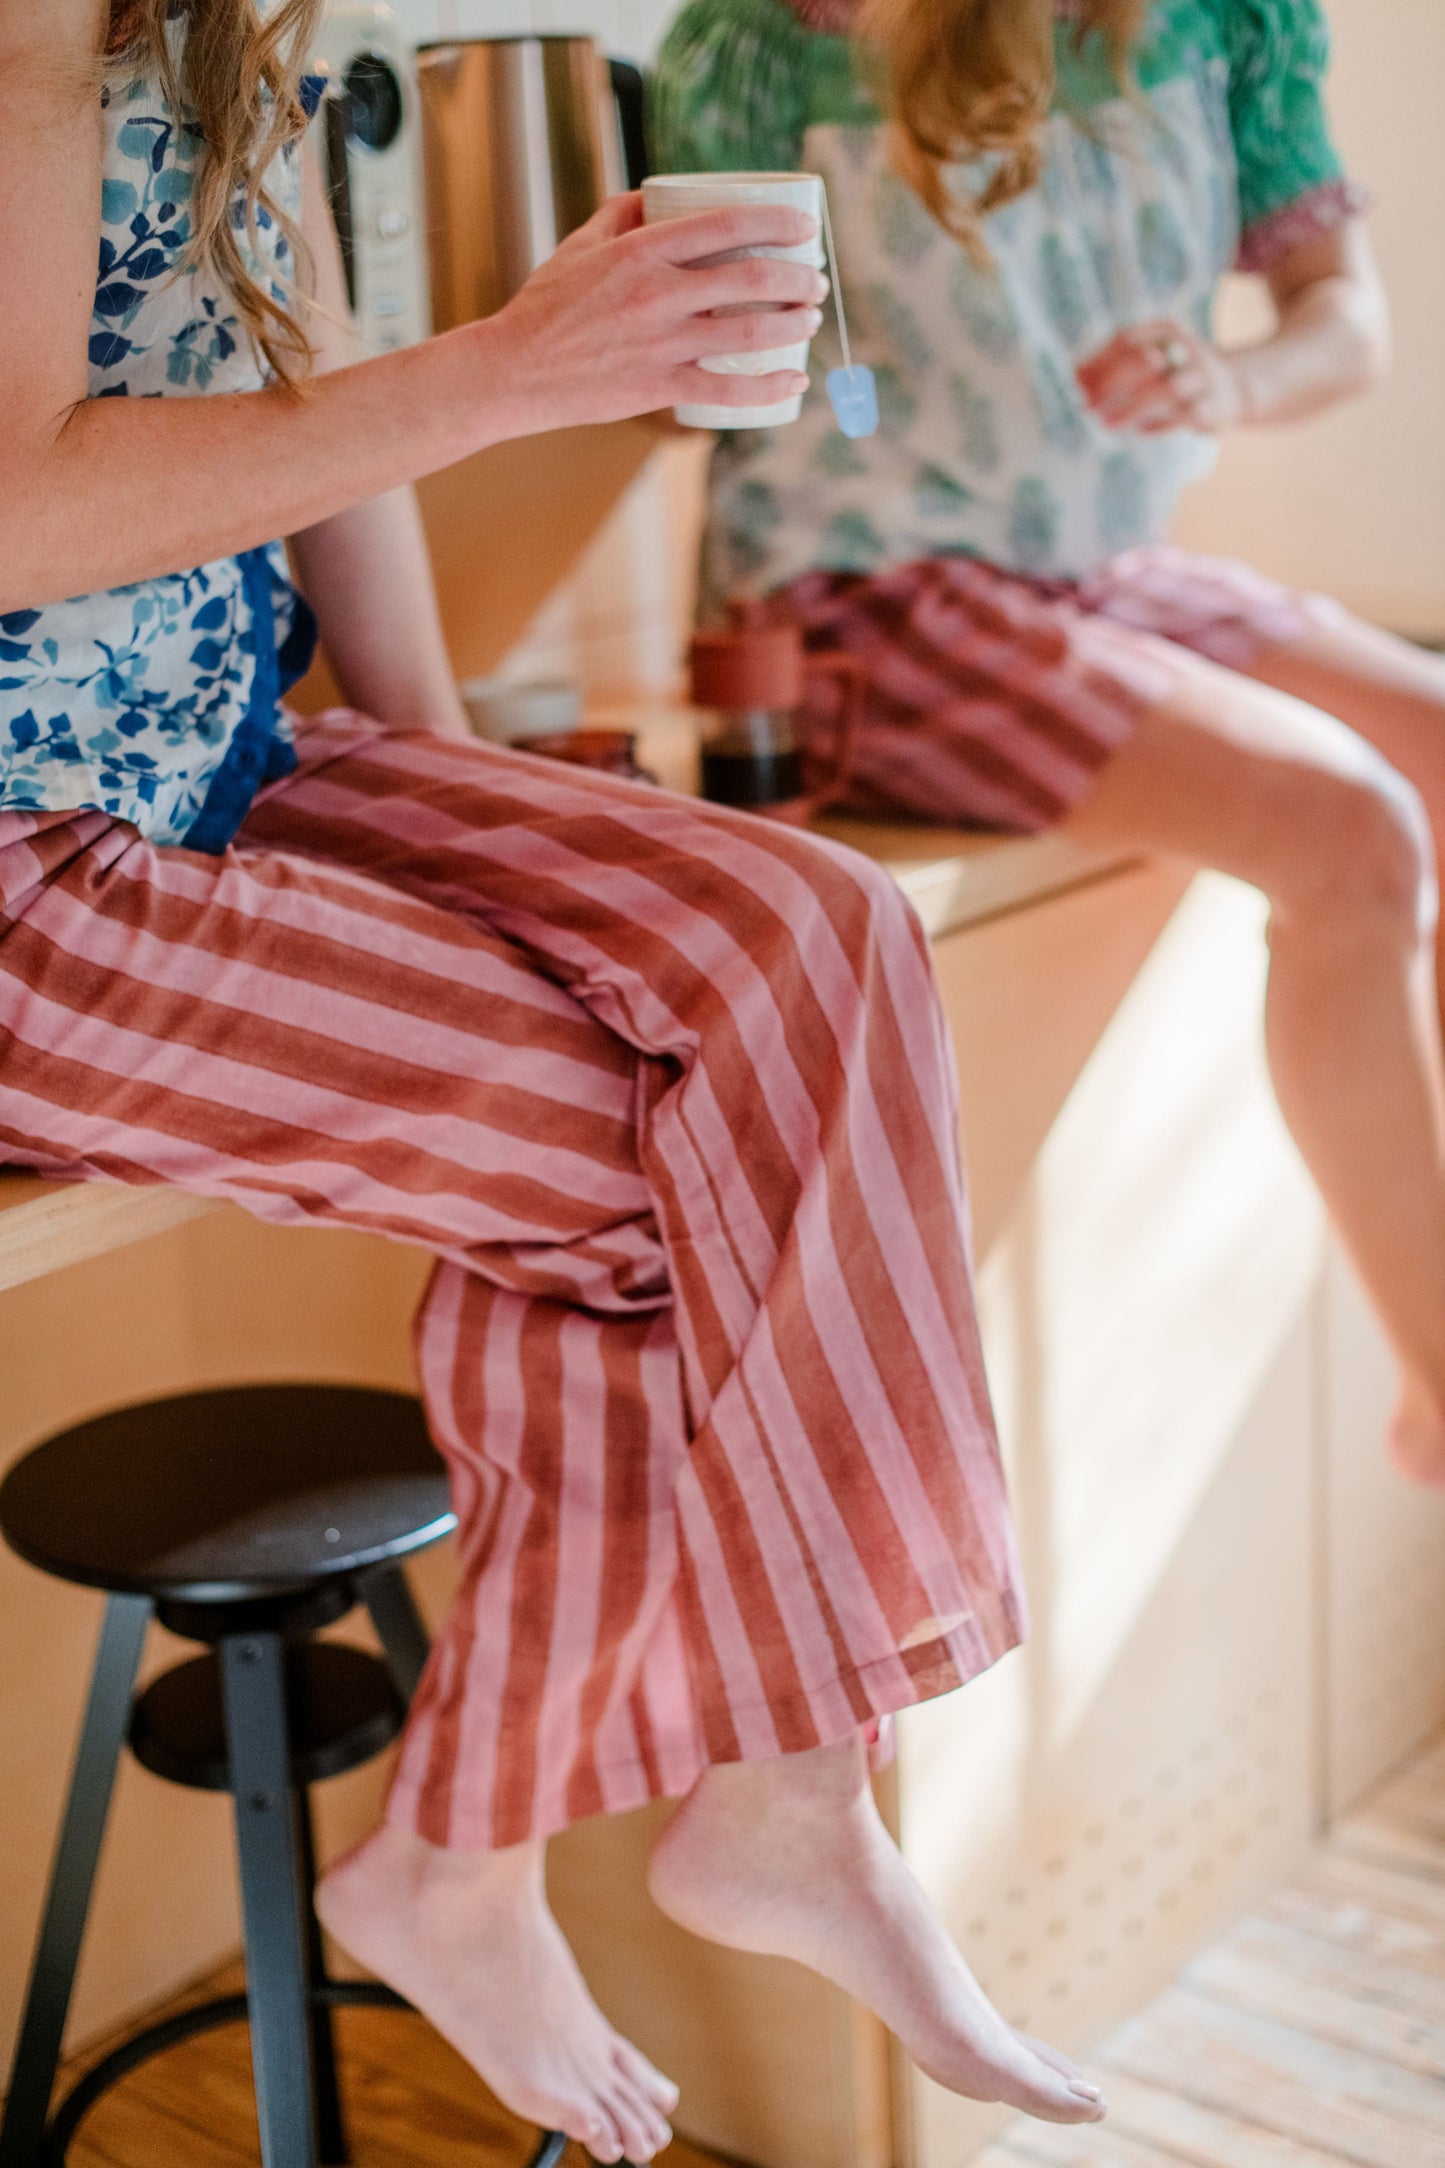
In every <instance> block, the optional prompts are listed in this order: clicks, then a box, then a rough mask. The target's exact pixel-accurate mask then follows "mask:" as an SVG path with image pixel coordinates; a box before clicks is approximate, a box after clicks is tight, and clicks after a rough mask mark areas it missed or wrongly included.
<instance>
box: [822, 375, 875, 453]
mask: <svg viewBox="0 0 1445 2168" xmlns="http://www.w3.org/2000/svg"><path fill="white" fill-rule="evenodd" d="M828 397H829V399H830V400H831V401H832V404H833V413H834V416H835V418H836V420H837V423H838V427H839V428H840V429H841V430H842V432H843V434H844V436H845V437H871V436H873V435H874V434H875V432H876V430H877V428H878V386H877V385H876V384H875V383H874V381H873V371H872V370H871V369H870V368H868V367H867V366H866V364H865V363H863V362H861V361H855V362H854V363H853V364H852V366H851V368H847V369H830V370H829V371H828Z"/></svg>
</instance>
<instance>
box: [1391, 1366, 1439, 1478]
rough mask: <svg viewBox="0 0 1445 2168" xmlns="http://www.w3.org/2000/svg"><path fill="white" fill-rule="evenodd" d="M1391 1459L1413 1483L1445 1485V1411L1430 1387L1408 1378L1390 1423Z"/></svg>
mask: <svg viewBox="0 0 1445 2168" xmlns="http://www.w3.org/2000/svg"><path fill="white" fill-rule="evenodd" d="M1390 1458H1391V1459H1392V1460H1393V1461H1394V1463H1395V1466H1396V1467H1397V1468H1398V1469H1399V1471H1400V1473H1401V1475H1403V1476H1405V1477H1406V1478H1407V1479H1408V1480H1409V1481H1410V1482H1411V1483H1419V1484H1422V1485H1424V1486H1426V1487H1427V1488H1430V1489H1434V1490H1440V1489H1442V1488H1445V1413H1442V1411H1441V1407H1440V1403H1439V1401H1438V1400H1437V1399H1436V1397H1435V1395H1434V1394H1433V1393H1431V1392H1430V1391H1429V1390H1428V1389H1427V1387H1425V1386H1423V1385H1417V1384H1415V1383H1414V1382H1413V1380H1407V1381H1406V1383H1405V1385H1404V1387H1403V1389H1402V1391H1401V1394H1400V1399H1399V1403H1398V1405H1397V1407H1396V1409H1395V1413H1394V1416H1393V1418H1392V1420H1391V1423H1390Z"/></svg>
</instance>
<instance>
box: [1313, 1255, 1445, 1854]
mask: <svg viewBox="0 0 1445 2168" xmlns="http://www.w3.org/2000/svg"><path fill="white" fill-rule="evenodd" d="M1320 1315H1321V1324H1322V1340H1323V1355H1324V1361H1323V1376H1324V1381H1325V1387H1326V1392H1325V1422H1324V1425H1323V1437H1324V1447H1325V1453H1326V1460H1325V1467H1324V1480H1325V1486H1326V1496H1327V1500H1328V1515H1327V1522H1326V1529H1325V1545H1326V1553H1325V1559H1324V1570H1325V1584H1326V1591H1327V1621H1326V1650H1327V1659H1328V1694H1327V1702H1326V1711H1327V1733H1328V1736H1327V1761H1328V1777H1329V1784H1328V1789H1329V1803H1330V1806H1331V1809H1332V1810H1333V1811H1335V1812H1338V1811H1339V1810H1340V1809H1341V1808H1343V1807H1346V1806H1348V1805H1349V1804H1350V1803H1351V1801H1353V1800H1354V1799H1356V1798H1358V1797H1359V1795H1360V1793H1361V1792H1363V1791H1366V1790H1367V1789H1368V1788H1369V1786H1370V1785H1371V1784H1373V1783H1374V1782H1375V1781H1376V1780H1377V1779H1378V1778H1379V1777H1380V1776H1382V1775H1383V1774H1384V1773H1385V1771H1386V1770H1388V1769H1391V1768H1393V1766H1394V1765H1395V1763H1396V1762H1398V1761H1399V1760H1401V1759H1402V1757H1403V1756H1404V1755H1406V1754H1408V1753H1409V1752H1410V1751H1411V1749H1412V1748H1414V1747H1416V1746H1418V1745H1419V1744H1420V1742H1421V1741H1422V1740H1423V1739H1425V1738H1427V1737H1428V1736H1429V1735H1430V1733H1432V1732H1433V1731H1436V1730H1437V1729H1438V1728H1439V1726H1440V1725H1441V1724H1442V1723H1445V1497H1442V1496H1440V1495H1438V1494H1431V1493H1430V1492H1427V1491H1422V1490H1419V1489H1417V1488H1415V1487H1414V1486H1412V1485H1410V1484H1407V1483H1405V1482H1404V1481H1402V1479H1401V1478H1400V1477H1399V1476H1398V1475H1396V1474H1395V1472H1394V1470H1393V1469H1392V1468H1391V1467H1390V1465H1389V1461H1388V1458H1387V1455H1386V1451H1385V1426H1386V1423H1387V1421H1388V1419H1389V1414H1390V1409H1391V1405H1392V1403H1393V1400H1394V1394H1395V1376H1394V1368H1393V1365H1392V1363H1391V1360H1390V1357H1389V1355H1388V1353H1387V1351H1386V1349H1385V1345H1384V1342H1383V1339H1382V1338H1381V1335H1380V1331H1379V1328H1378V1327H1377V1325H1376V1324H1375V1321H1374V1319H1373V1317H1372V1316H1371V1314H1370V1312H1369V1310H1368V1309H1367V1308H1366V1305H1365V1301H1364V1298H1363V1296H1362V1295H1361V1294H1360V1292H1359V1289H1358V1287H1357V1286H1356V1284H1355V1281H1354V1278H1353V1276H1352V1274H1351V1273H1350V1270H1349V1268H1348V1266H1347V1265H1345V1263H1344V1262H1343V1260H1342V1259H1341V1258H1340V1257H1339V1256H1338V1255H1337V1254H1336V1255H1334V1256H1332V1257H1331V1259H1330V1262H1329V1266H1328V1269H1327V1272H1326V1275H1325V1280H1324V1286H1323V1290H1322V1295H1321V1302H1320Z"/></svg>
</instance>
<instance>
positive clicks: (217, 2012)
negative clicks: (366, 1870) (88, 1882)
mask: <svg viewBox="0 0 1445 2168" xmlns="http://www.w3.org/2000/svg"><path fill="white" fill-rule="evenodd" d="M311 2000H312V2001H313V2002H316V2003H322V2004H325V2005H327V2006H328V2007H329V2008H331V2009H333V2010H335V2009H346V2008H353V2009H354V2008H357V2007H360V2008H362V2009H367V2010H409V2009H410V2008H411V2004H410V2003H409V2002H407V2001H406V2000H405V1999H404V1998H403V1997H402V1996H400V1995H398V1994H396V1993H395V1991H394V1990H393V1989H391V1988H389V1987H383V1986H382V1984H381V1982H380V1981H379V1980H319V1981H318V1982H317V1983H316V1985H315V1986H314V1987H313V1988H312V1990H311ZM247 2014H248V2013H247V2008H246V1998H245V1996H244V1995H215V1996H213V1997H212V1998H211V1999H210V2001H209V2002H198V2003H194V2004H193V2005H192V2006H191V2008H190V2009H189V2010H178V2011H177V2012H176V2014H175V2016H174V2017H164V2018H160V2019H158V2020H157V2022H156V2023H155V2024H154V2025H146V2026H143V2027H142V2029H141V2030H140V2031H139V2032H138V2033H135V2034H133V2035H132V2037H131V2038H130V2039H129V2040H123V2041H122V2042H121V2044H120V2046H119V2047H118V2048H112V2049H111V2051H110V2053H109V2055H103V2056H102V2057H101V2059H100V2061H99V2062H98V2063H96V2064H95V2066H94V2068H93V2069H90V2070H87V2071H86V2073H85V2076H84V2077H83V2078H80V2079H78V2080H77V2081H76V2083H75V2084H74V2085H73V2086H72V2087H71V2089H70V2091H69V2092H68V2093H67V2094H66V2096H65V2098H64V2099H63V2100H62V2101H61V2103H60V2106H59V2107H58V2108H57V2109H56V2111H55V2113H54V2115H53V2116H52V2117H51V2118H50V2121H49V2123H48V2124H47V2125H46V2129H45V2137H44V2140H43V2141H42V2147H41V2155H40V2160H41V2164H42V2168H64V2163H65V2157H66V2154H67V2153H68V2152H69V2150H70V2146H71V2141H72V2140H73V2139H74V2137H75V2134H76V2132H77V2130H79V2128H80V2125H81V2123H82V2121H83V2120H84V2118H85V2117H86V2116H87V2115H89V2113H90V2111H91V2109H92V2108H93V2107H94V2106H95V2104H96V2102H97V2101H98V2100H100V2099H101V2098H102V2097H103V2095H104V2094H106V2093H108V2092H109V2091H110V2089H111V2087H112V2086H113V2085H116V2084H118V2083H119V2082H120V2080H121V2079H122V2078H124V2077H128V2076H129V2075H130V2073H131V2071H132V2070H138V2069H139V2068H140V2066H141V2064H142V2063H148V2062H149V2061H150V2059H151V2057H152V2056H153V2055H163V2054H164V2053H165V2052H166V2050H167V2049H168V2048H176V2047H179V2046H180V2045H181V2043H182V2042H183V2041H186V2040H194V2039H195V2037H196V2035H197V2034H198V2033H203V2032H212V2031H214V2030H215V2028H216V2027H217V2026H219V2025H243V2024H244V2023H245V2022H246V2017H247ZM567 2144H568V2140H567V2139H566V2138H565V2137H564V2135H563V2134H562V2132H561V2131H558V2130H549V2131H546V2132H545V2133H544V2134H543V2137H542V2140H541V2143H540V2144H539V2146H538V2147H537V2150H536V2152H535V2153H534V2154H533V2155H532V2158H531V2160H530V2161H529V2162H528V2163H527V2168H557V2163H558V2162H559V2161H560V2160H561V2158H562V2155H563V2154H564V2153H565V2152H566V2150H567ZM624 2168H625V2164H624Z"/></svg>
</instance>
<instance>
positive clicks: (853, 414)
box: [820, 183, 878, 437]
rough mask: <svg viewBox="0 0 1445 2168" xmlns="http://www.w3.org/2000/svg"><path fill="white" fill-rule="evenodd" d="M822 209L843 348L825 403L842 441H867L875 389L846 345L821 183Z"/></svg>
mask: <svg viewBox="0 0 1445 2168" xmlns="http://www.w3.org/2000/svg"><path fill="white" fill-rule="evenodd" d="M820 198H821V202H822V206H823V239H824V242H825V244H826V246H827V251H828V268H829V269H830V270H831V272H832V274H833V307H834V309H835V311H836V312H837V317H838V338H839V342H840V344H841V345H842V348H843V366H842V368H841V369H830V370H829V372H828V401H829V404H830V405H831V407H832V409H833V418H834V420H835V421H836V422H837V424H838V427H839V428H840V429H841V430H842V432H843V434H844V436H845V437H871V436H872V435H873V434H874V433H875V431H876V430H877V427H878V385H877V383H876V381H875V379H874V375H873V371H872V370H871V369H868V368H865V367H864V366H863V364H862V363H861V362H858V363H855V362H854V359H853V349H852V347H851V346H850V344H849V341H848V312H847V310H846V309H845V308H844V306H843V281H842V279H841V277H840V276H839V272H838V251H837V249H836V247H835V246H834V243H833V219H832V215H831V213H830V212H829V209H828V190H827V185H826V183H824V184H823V185H822V186H821V188H820Z"/></svg>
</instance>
